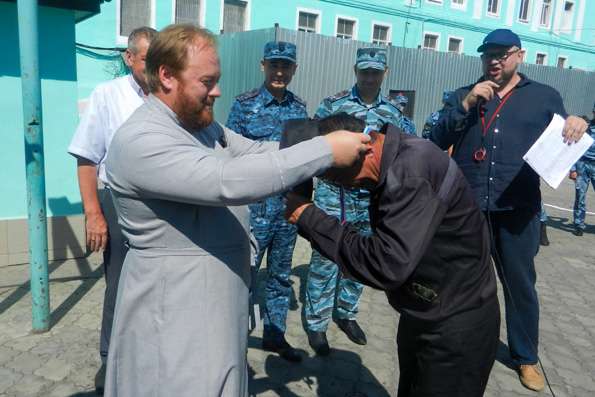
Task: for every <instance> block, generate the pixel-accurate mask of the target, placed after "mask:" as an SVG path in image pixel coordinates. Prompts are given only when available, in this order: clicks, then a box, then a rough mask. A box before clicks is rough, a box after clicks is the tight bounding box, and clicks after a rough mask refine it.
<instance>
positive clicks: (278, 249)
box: [250, 196, 297, 339]
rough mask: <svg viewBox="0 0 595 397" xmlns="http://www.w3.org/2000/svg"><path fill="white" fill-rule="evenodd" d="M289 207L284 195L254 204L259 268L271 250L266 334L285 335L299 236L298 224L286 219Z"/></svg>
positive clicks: (268, 261)
mask: <svg viewBox="0 0 595 397" xmlns="http://www.w3.org/2000/svg"><path fill="white" fill-rule="evenodd" d="M284 209H285V207H284V204H283V201H282V198H281V197H280V196H277V197H271V198H268V199H266V200H265V201H261V202H259V203H256V204H252V205H250V226H251V228H252V233H253V235H254V237H255V238H256V241H257V243H258V250H257V251H256V254H255V266H256V269H255V270H256V272H258V269H259V268H260V265H261V263H262V258H263V257H264V254H265V252H266V253H267V279H266V285H265V293H264V305H263V320H264V334H265V336H267V337H270V338H273V339H274V338H281V337H282V336H283V335H284V334H285V328H286V327H285V323H286V320H287V310H288V309H289V299H290V296H291V283H290V280H289V275H290V273H291V259H292V256H293V249H294V247H295V241H296V237H297V228H296V227H295V226H294V225H291V224H289V223H287V222H286V221H285V218H283V211H284Z"/></svg>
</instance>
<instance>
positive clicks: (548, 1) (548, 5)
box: [539, 0, 552, 27]
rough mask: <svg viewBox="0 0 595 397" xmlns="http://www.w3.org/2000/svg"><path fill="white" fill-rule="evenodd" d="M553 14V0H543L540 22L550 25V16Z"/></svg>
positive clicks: (546, 25)
mask: <svg viewBox="0 0 595 397" xmlns="http://www.w3.org/2000/svg"><path fill="white" fill-rule="evenodd" d="M551 14H552V0H543V3H542V4H541V16H540V18H539V24H540V25H541V26H545V27H548V26H550V16H551Z"/></svg>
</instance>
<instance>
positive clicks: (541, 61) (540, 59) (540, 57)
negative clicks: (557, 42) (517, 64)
mask: <svg viewBox="0 0 595 397" xmlns="http://www.w3.org/2000/svg"><path fill="white" fill-rule="evenodd" d="M546 59H547V55H545V54H542V53H539V52H538V53H537V55H536V56H535V64H536V65H545V64H546V63H545V61H546Z"/></svg>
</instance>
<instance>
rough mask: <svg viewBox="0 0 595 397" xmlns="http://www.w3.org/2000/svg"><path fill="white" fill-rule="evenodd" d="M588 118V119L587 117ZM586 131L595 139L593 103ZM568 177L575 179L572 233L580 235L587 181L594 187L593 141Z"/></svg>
mask: <svg viewBox="0 0 595 397" xmlns="http://www.w3.org/2000/svg"><path fill="white" fill-rule="evenodd" d="M587 120H588V119H587ZM587 133H588V134H589V135H591V137H592V138H593V139H595V104H594V105H593V119H592V120H591V122H590V123H589V129H588V130H587ZM570 179H573V180H574V181H575V190H576V195H575V199H574V214H573V215H574V230H573V231H572V234H574V235H575V236H579V237H580V236H582V235H583V231H584V230H585V214H586V206H585V201H586V198H587V189H589V182H591V185H592V186H593V189H595V143H593V144H592V145H591V147H589V150H587V151H586V152H585V154H583V156H582V157H581V158H580V159H579V160H578V161H577V162H576V164H574V166H572V169H571V170H570Z"/></svg>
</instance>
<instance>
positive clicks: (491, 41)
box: [477, 29, 521, 52]
mask: <svg viewBox="0 0 595 397" xmlns="http://www.w3.org/2000/svg"><path fill="white" fill-rule="evenodd" d="M491 46H498V47H512V46H517V47H519V48H521V39H520V38H519V36H518V35H517V34H516V33H514V32H513V31H512V30H510V29H496V30H492V31H491V32H490V33H488V34H487V36H486V37H485V38H484V39H483V44H482V45H480V46H479V47H477V52H484V51H485V50H486V49H487V48H488V47H491Z"/></svg>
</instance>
